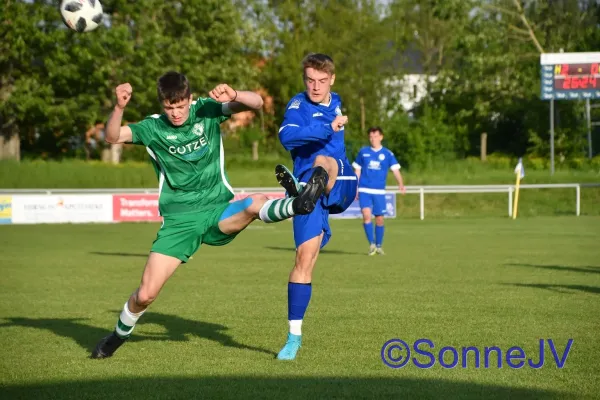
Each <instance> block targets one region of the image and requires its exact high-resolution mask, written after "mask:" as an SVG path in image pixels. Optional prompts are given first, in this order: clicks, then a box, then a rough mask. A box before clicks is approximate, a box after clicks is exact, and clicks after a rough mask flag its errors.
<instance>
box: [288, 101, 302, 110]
mask: <svg viewBox="0 0 600 400" xmlns="http://www.w3.org/2000/svg"><path fill="white" fill-rule="evenodd" d="M300 103H301V101H300V100H294V101H292V104H290V106H289V107H288V110H291V109H292V108H296V109H298V108H300Z"/></svg>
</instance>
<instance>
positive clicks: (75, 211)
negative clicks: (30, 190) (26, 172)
mask: <svg viewBox="0 0 600 400" xmlns="http://www.w3.org/2000/svg"><path fill="white" fill-rule="evenodd" d="M112 198H113V196H112V195H110V194H99V195H98V194H96V195H85V194H72V195H22V196H19V195H15V196H13V197H12V223H13V224H44V223H49V224H54V223H68V222H71V223H86V222H112V221H113V210H112V206H113V200H112Z"/></svg>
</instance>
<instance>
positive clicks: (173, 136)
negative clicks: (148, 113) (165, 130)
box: [167, 135, 177, 140]
mask: <svg viewBox="0 0 600 400" xmlns="http://www.w3.org/2000/svg"><path fill="white" fill-rule="evenodd" d="M175 139H177V135H168V136H167V140H175Z"/></svg>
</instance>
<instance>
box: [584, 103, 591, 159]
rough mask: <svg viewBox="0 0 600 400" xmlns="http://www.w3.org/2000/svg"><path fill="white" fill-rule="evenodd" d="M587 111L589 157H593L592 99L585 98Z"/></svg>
mask: <svg viewBox="0 0 600 400" xmlns="http://www.w3.org/2000/svg"><path fill="white" fill-rule="evenodd" d="M585 113H586V118H587V139H588V157H589V158H592V115H591V114H592V112H591V110H590V99H585Z"/></svg>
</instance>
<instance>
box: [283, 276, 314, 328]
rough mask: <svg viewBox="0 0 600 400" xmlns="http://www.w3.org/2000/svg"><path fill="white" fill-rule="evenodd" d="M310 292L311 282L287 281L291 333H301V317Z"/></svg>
mask: <svg viewBox="0 0 600 400" xmlns="http://www.w3.org/2000/svg"><path fill="white" fill-rule="evenodd" d="M311 294H312V284H310V283H294V282H288V321H289V323H290V333H291V334H293V335H301V334H302V319H304V313H305V312H306V309H307V308H308V303H309V302H310V295H311Z"/></svg>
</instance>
